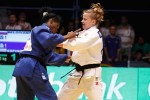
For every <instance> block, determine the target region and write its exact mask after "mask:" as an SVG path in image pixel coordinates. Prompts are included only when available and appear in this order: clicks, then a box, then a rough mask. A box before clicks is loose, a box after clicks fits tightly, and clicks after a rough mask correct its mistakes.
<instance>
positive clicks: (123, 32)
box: [117, 16, 135, 61]
mask: <svg viewBox="0 0 150 100" xmlns="http://www.w3.org/2000/svg"><path fill="white" fill-rule="evenodd" d="M117 34H118V35H119V36H120V37H121V56H120V57H121V59H122V60H123V61H127V60H130V59H131V48H132V45H133V43H134V37H135V33H134V30H133V28H132V26H131V25H130V24H129V23H128V19H127V17H126V16H122V17H121V24H120V25H119V26H118V30H117Z"/></svg>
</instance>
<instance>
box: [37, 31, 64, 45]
mask: <svg viewBox="0 0 150 100" xmlns="http://www.w3.org/2000/svg"><path fill="white" fill-rule="evenodd" d="M36 37H37V40H38V41H39V43H40V44H41V45H42V46H43V48H49V47H55V46H56V45H57V44H59V43H61V42H63V41H64V38H63V36H62V35H60V34H53V33H51V32H50V31H49V30H47V29H41V30H40V31H38V33H37V34H36Z"/></svg>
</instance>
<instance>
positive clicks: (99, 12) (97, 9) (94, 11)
mask: <svg viewBox="0 0 150 100" xmlns="http://www.w3.org/2000/svg"><path fill="white" fill-rule="evenodd" d="M83 13H91V18H92V19H95V20H96V24H97V25H99V24H100V22H101V21H103V18H104V10H103V7H102V6H101V4H100V3H97V4H94V3H93V4H91V8H90V9H88V10H84V11H83Z"/></svg>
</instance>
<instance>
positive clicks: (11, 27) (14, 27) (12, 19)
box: [5, 14, 21, 30]
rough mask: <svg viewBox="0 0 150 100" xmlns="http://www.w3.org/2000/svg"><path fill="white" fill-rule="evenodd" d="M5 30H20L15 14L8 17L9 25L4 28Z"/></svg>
mask: <svg viewBox="0 0 150 100" xmlns="http://www.w3.org/2000/svg"><path fill="white" fill-rule="evenodd" d="M5 29H8V30H21V26H20V25H18V23H17V17H16V15H15V14H10V15H9V24H8V25H7V26H6V28H5Z"/></svg>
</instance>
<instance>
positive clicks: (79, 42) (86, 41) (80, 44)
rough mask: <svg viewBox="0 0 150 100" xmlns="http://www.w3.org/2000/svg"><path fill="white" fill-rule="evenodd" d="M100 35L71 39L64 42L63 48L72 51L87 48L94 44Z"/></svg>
mask: <svg viewBox="0 0 150 100" xmlns="http://www.w3.org/2000/svg"><path fill="white" fill-rule="evenodd" d="M98 39H99V37H98V36H97V35H89V34H88V35H87V36H83V37H81V38H80V37H79V38H74V39H69V40H67V41H65V42H64V43H63V48H66V49H68V50H71V51H78V50H83V49H87V48H88V47H90V46H91V45H92V44H94V43H95V42H96V41H97V40H98Z"/></svg>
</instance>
